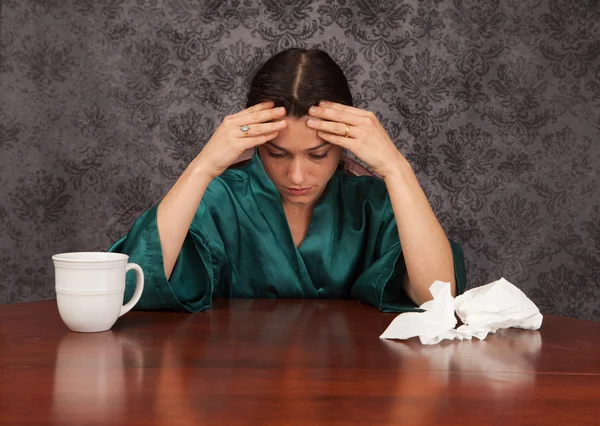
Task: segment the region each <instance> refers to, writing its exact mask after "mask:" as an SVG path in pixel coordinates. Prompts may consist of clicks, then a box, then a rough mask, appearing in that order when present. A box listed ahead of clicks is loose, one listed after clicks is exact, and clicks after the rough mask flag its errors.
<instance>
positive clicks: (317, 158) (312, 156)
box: [308, 150, 329, 160]
mask: <svg viewBox="0 0 600 426" xmlns="http://www.w3.org/2000/svg"><path fill="white" fill-rule="evenodd" d="M327 154H329V150H327V151H325V152H324V153H322V154H308V155H309V156H310V158H312V159H314V160H322V159H323V158H325V157H327Z"/></svg>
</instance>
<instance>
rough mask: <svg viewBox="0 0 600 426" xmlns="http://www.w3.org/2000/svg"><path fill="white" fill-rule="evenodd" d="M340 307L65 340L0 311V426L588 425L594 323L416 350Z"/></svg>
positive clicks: (595, 374)
mask: <svg viewBox="0 0 600 426" xmlns="http://www.w3.org/2000/svg"><path fill="white" fill-rule="evenodd" d="M393 318H394V314H383V313H380V312H379V311H377V310H376V309H375V308H373V307H370V306H366V305H363V304H360V303H359V302H356V301H316V300H249V299H235V300H219V301H217V303H216V304H215V307H214V308H212V309H210V310H208V311H205V312H202V313H199V314H181V313H171V312H162V313H160V312H158V313H147V312H132V313H129V314H127V315H125V316H124V317H123V318H121V319H120V320H119V321H118V322H117V324H116V325H115V327H114V328H113V330H112V331H109V332H105V333H97V334H79V333H73V332H69V331H68V330H67V329H66V327H65V326H64V325H63V323H62V322H61V320H60V317H59V316H58V312H57V309H56V302H54V301H47V302H35V303H25V304H17V305H5V306H0V344H1V346H0V424H3V425H11V426H12V425H21V424H38V425H42V424H43V425H61V426H63V425H91V424H98V425H130V426H133V425H169V426H174V425H188V424H190V425H192V424H193V425H200V424H210V425H235V424H256V425H261V424H264V425H308V424H328V425H337V424H368V425H388V424H389V425H403V426H406V425H503V426H505V425H534V424H535V425H569V426H570V425H598V424H600V323H595V322H589V321H580V320H574V319H568V318H562V317H552V316H546V317H545V319H544V324H543V326H542V329H541V330H540V331H539V332H538V331H523V330H503V331H502V332H499V333H498V334H496V335H491V336H489V337H488V338H487V339H486V340H484V341H473V342H469V341H463V342H444V343H442V344H439V345H435V346H422V345H421V344H420V343H419V342H418V340H416V339H412V340H411V341H409V342H408V343H407V342H397V341H386V340H380V339H379V338H378V336H379V335H380V334H381V332H382V331H383V330H384V329H385V328H386V327H387V326H388V324H389V323H390V322H391V321H392V319H393Z"/></svg>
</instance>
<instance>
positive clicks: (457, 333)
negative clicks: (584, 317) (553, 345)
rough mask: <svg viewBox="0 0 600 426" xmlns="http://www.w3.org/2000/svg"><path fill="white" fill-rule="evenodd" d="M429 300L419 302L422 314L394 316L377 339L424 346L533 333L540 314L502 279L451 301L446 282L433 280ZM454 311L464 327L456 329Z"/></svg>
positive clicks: (540, 321) (521, 294)
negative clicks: (500, 333) (513, 330)
mask: <svg viewBox="0 0 600 426" xmlns="http://www.w3.org/2000/svg"><path fill="white" fill-rule="evenodd" d="M429 291H430V292H431V295H432V296H433V300H429V301H427V302H425V303H423V304H422V305H421V306H420V308H421V309H423V310H424V312H407V313H403V314H400V315H398V316H397V317H396V318H394V320H393V321H392V323H391V324H390V325H389V326H388V328H387V329H386V330H385V331H384V332H383V334H382V335H381V336H380V338H381V339H409V338H411V337H415V336H418V337H419V340H420V341H421V343H422V344H424V345H433V344H436V343H439V342H441V341H442V340H445V339H448V340H453V339H460V340H462V339H469V340H470V339H471V338H472V337H473V336H474V337H477V338H478V339H479V340H483V339H485V338H486V337H487V335H488V333H495V332H496V330H499V329H502V328H510V327H517V328H524V329H528V330H537V329H539V328H540V326H541V325H542V318H543V317H542V314H541V313H540V310H539V309H538V307H537V306H535V304H534V303H533V302H532V301H531V300H529V299H528V298H527V296H525V294H524V293H523V292H522V291H521V290H519V289H518V288H517V287H515V286H514V285H512V284H511V283H509V282H508V281H507V280H505V279H504V278H500V279H499V280H498V281H494V282H493V283H490V284H487V285H484V286H481V287H477V288H474V289H471V290H468V291H466V292H465V293H464V294H462V295H460V296H458V297H456V298H454V297H452V295H451V293H450V283H447V282H442V281H435V282H434V283H433V284H431V286H430V287H429ZM454 311H456V314H457V315H458V317H459V318H460V319H461V321H462V322H463V324H464V325H461V326H460V327H458V328H455V327H456V323H457V321H456V317H455V315H454Z"/></svg>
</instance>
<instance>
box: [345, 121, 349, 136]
mask: <svg viewBox="0 0 600 426" xmlns="http://www.w3.org/2000/svg"><path fill="white" fill-rule="evenodd" d="M348 135H350V126H348V125H347V124H346V134H345V135H344V137H345V138H347V137H348Z"/></svg>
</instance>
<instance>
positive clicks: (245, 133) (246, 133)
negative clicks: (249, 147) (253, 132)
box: [240, 124, 250, 137]
mask: <svg viewBox="0 0 600 426" xmlns="http://www.w3.org/2000/svg"><path fill="white" fill-rule="evenodd" d="M240 130H241V131H242V132H244V137H247V136H248V130H250V126H248V125H247V124H244V125H243V126H242V127H240Z"/></svg>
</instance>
